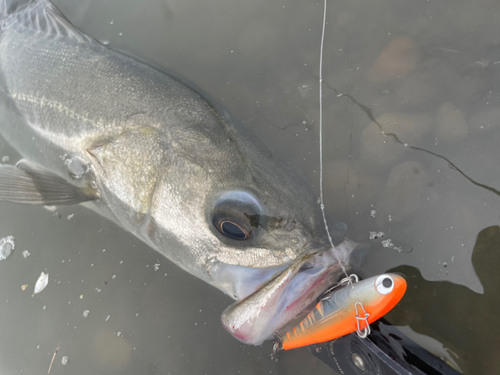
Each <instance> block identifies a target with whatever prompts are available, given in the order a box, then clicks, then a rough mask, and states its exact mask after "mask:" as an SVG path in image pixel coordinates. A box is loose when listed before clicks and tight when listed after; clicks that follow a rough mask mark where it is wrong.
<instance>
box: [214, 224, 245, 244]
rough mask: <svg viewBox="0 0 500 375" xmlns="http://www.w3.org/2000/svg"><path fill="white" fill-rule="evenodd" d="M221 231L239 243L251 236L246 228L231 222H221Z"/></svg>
mask: <svg viewBox="0 0 500 375" xmlns="http://www.w3.org/2000/svg"><path fill="white" fill-rule="evenodd" d="M219 230H220V232H221V233H222V234H223V235H225V236H226V237H229V238H232V239H233V240H237V241H244V240H246V239H248V237H250V234H249V233H248V232H247V231H246V230H245V228H243V227H241V226H240V225H238V224H236V223H235V222H232V221H229V220H224V221H221V222H220V224H219Z"/></svg>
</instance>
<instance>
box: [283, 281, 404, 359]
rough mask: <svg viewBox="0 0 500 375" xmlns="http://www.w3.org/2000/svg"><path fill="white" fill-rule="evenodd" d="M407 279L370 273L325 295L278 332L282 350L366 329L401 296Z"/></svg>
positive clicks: (395, 303)
mask: <svg viewBox="0 0 500 375" xmlns="http://www.w3.org/2000/svg"><path fill="white" fill-rule="evenodd" d="M405 292H406V280H405V279H404V278H403V277H402V276H400V275H398V274H390V273H389V274H384V275H378V276H373V277H370V278H368V279H365V280H361V281H358V282H355V283H352V284H347V285H345V286H343V287H342V288H340V289H337V290H333V291H332V292H331V293H330V294H327V295H325V296H324V297H323V298H321V300H320V301H319V303H318V304H317V305H316V306H315V307H314V309H313V310H312V311H311V312H310V313H309V314H308V315H307V316H306V317H305V318H304V320H302V321H301V322H300V323H299V324H298V325H297V326H295V327H294V328H292V329H291V330H290V331H288V332H285V333H282V334H281V335H280V337H281V342H280V345H281V347H282V348H283V349H285V350H290V349H295V348H299V347H302V346H306V345H312V344H318V343H321V342H325V341H331V340H334V339H336V338H339V337H341V336H345V335H347V334H349V333H352V332H356V331H358V330H359V331H360V334H363V333H367V330H368V327H369V324H370V323H373V322H374V321H376V320H378V319H380V318H381V317H382V316H384V315H385V314H387V313H388V312H389V311H390V310H391V309H392V308H393V307H394V306H396V305H397V303H398V302H399V301H400V300H401V299H402V298H403V296H404V294H405Z"/></svg>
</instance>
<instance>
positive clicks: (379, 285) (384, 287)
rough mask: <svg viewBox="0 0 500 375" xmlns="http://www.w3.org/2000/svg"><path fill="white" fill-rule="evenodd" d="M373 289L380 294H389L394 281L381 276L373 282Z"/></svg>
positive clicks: (387, 276)
mask: <svg viewBox="0 0 500 375" xmlns="http://www.w3.org/2000/svg"><path fill="white" fill-rule="evenodd" d="M375 288H376V289H377V292H379V293H380V294H389V293H390V292H392V290H393V289H394V280H393V279H392V277H390V276H389V275H382V276H379V277H378V278H377V280H375Z"/></svg>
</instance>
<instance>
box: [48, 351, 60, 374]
mask: <svg viewBox="0 0 500 375" xmlns="http://www.w3.org/2000/svg"><path fill="white" fill-rule="evenodd" d="M58 351H59V348H56V350H55V352H54V355H53V356H52V361H50V366H49V371H47V374H50V369H51V368H52V364H53V363H54V359H56V354H57V352H58Z"/></svg>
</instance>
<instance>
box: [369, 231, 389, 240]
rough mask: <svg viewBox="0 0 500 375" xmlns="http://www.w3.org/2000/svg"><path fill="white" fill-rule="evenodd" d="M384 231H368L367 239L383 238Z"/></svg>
mask: <svg viewBox="0 0 500 375" xmlns="http://www.w3.org/2000/svg"><path fill="white" fill-rule="evenodd" d="M384 236H385V233H384V232H370V235H369V237H368V238H369V239H370V240H376V239H379V238H384Z"/></svg>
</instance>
